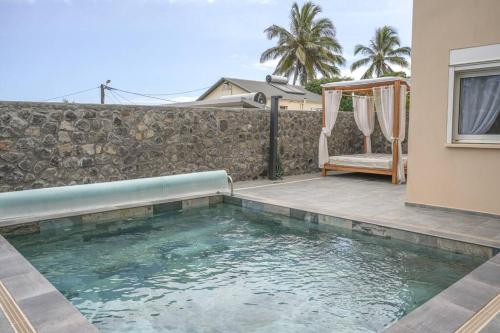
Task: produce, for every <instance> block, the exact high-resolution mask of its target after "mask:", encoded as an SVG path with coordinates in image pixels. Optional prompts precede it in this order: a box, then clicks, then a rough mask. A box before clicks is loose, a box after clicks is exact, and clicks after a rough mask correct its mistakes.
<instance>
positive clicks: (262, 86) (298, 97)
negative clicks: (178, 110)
mask: <svg viewBox="0 0 500 333" xmlns="http://www.w3.org/2000/svg"><path fill="white" fill-rule="evenodd" d="M266 79H267V80H266V81H252V80H243V79H234V78H226V77H223V78H221V79H220V80H218V81H217V82H216V83H215V84H214V85H212V86H211V87H210V88H209V89H208V90H207V91H206V92H204V93H203V94H202V95H201V96H200V97H199V98H198V100H197V101H207V100H214V99H219V98H221V97H225V96H231V95H242V94H248V93H256V92H261V93H263V94H264V95H265V97H266V103H265V104H266V105H267V106H268V107H270V106H271V96H275V95H280V96H282V99H281V100H280V109H288V110H307V111H316V110H321V108H322V103H321V95H318V94H315V93H313V92H310V91H308V90H306V89H305V88H304V87H302V86H294V85H291V84H288V83H287V82H286V80H285V79H283V78H280V77H275V76H270V75H268V78H266Z"/></svg>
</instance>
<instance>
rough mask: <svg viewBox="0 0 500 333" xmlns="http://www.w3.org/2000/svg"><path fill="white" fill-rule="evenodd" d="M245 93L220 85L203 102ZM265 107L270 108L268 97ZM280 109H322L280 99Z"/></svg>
mask: <svg viewBox="0 0 500 333" xmlns="http://www.w3.org/2000/svg"><path fill="white" fill-rule="evenodd" d="M246 93H248V92H247V91H245V90H243V89H241V88H240V87H238V86H235V85H234V84H231V83H229V84H220V85H219V86H218V87H217V88H215V89H214V90H213V91H212V92H211V93H210V94H208V95H207V96H206V97H205V98H204V100H209V99H216V98H220V97H222V96H228V95H238V94H246ZM266 105H267V106H268V107H271V98H270V97H268V99H267V104H266ZM280 107H284V108H286V109H287V110H306V111H311V110H320V109H321V108H322V105H321V103H311V102H309V101H307V100H306V102H305V103H304V102H303V101H292V100H287V99H281V100H280Z"/></svg>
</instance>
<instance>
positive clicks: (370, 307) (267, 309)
mask: <svg viewBox="0 0 500 333" xmlns="http://www.w3.org/2000/svg"><path fill="white" fill-rule="evenodd" d="M9 241H10V242H11V243H12V244H13V245H14V246H15V247H16V248H17V249H18V250H19V251H20V252H21V253H22V254H23V255H24V256H25V257H26V258H27V259H28V260H29V261H30V262H31V263H32V264H33V265H34V266H35V267H36V268H37V269H38V270H39V271H40V272H41V273H42V274H43V275H44V276H45V277H46V278H47V279H48V280H49V281H50V282H51V283H52V284H54V286H56V287H57V288H58V289H59V290H60V291H61V292H62V293H63V294H64V295H65V296H66V297H67V298H68V299H69V300H70V301H71V302H72V303H73V304H74V305H75V306H76V307H77V308H78V309H79V310H80V311H81V312H82V313H83V314H84V315H85V317H87V318H88V319H89V320H90V321H91V322H92V323H94V324H95V325H96V326H97V327H98V328H99V329H100V330H101V331H102V332H158V331H171V332H379V331H382V330H383V329H384V328H385V327H387V325H389V324H390V323H391V322H393V321H395V320H397V319H399V318H401V317H402V316H404V315H405V314H406V313H408V312H409V311H411V310H412V309H414V308H416V307H417V306H419V305H420V304H422V303H424V302H425V301H427V300H428V299H430V298H431V297H433V296H434V295H436V294H437V293H439V292H440V291H442V290H443V289H445V288H446V287H448V286H449V285H451V284H452V283H454V282H455V281H457V280H459V279H460V278H461V277H463V276H464V275H466V274H467V273H469V272H470V271H471V270H473V269H474V268H475V267H477V266H478V265H479V264H481V263H482V261H483V260H482V259H480V258H474V257H469V256H463V255H458V254H453V253H451V252H446V251H442V250H438V249H435V248H427V247H423V246H418V245H413V244H409V243H405V242H400V241H396V240H387V239H383V238H380V237H374V236H369V235H364V234H361V233H357V232H351V231H346V230H342V229H334V228H330V227H327V226H322V225H317V224H308V223H305V222H304V221H299V220H295V219H293V218H289V217H283V216H278V215H272V214H267V213H263V212H257V211H254V210H249V209H246V208H242V207H237V206H233V205H228V204H219V205H216V206H215V207H211V208H200V209H191V210H184V211H177V212H175V213H168V214H160V215H156V216H153V217H149V218H141V219H127V220H121V221H113V222H106V223H90V222H87V223H84V224H79V225H75V226H68V227H66V228H55V229H53V230H52V231H50V232H47V231H45V232H44V233H43V234H29V235H23V236H12V237H9Z"/></svg>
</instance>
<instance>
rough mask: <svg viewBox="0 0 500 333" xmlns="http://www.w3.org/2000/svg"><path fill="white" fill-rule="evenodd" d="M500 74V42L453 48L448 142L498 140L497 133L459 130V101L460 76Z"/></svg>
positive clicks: (486, 141)
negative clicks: (465, 132)
mask: <svg viewBox="0 0 500 333" xmlns="http://www.w3.org/2000/svg"><path fill="white" fill-rule="evenodd" d="M488 75H500V44H496V45H488V46H482V47H475V48H468V49H461V50H452V51H451V52H450V66H449V76H448V77H449V81H448V128H447V140H446V141H447V143H448V144H464V143H465V144H467V143H469V144H474V143H476V144H477V143H480V144H481V143H485V144H498V145H499V146H500V135H497V134H480V135H470V134H467V135H466V134H459V133H458V120H459V101H460V79H461V78H466V77H478V76H488Z"/></svg>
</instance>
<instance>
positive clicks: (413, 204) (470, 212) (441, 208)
mask: <svg viewBox="0 0 500 333" xmlns="http://www.w3.org/2000/svg"><path fill="white" fill-rule="evenodd" d="M405 206H409V207H420V208H429V209H435V210H439V211H442V212H453V213H461V214H467V215H474V216H483V217H491V218H494V219H500V215H497V214H492V213H485V212H476V211H473V210H467V209H459V208H450V207H444V206H434V205H426V204H421V203H416V202H411V201H405Z"/></svg>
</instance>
